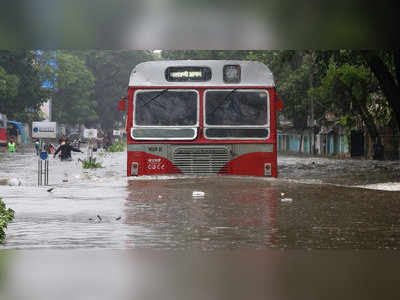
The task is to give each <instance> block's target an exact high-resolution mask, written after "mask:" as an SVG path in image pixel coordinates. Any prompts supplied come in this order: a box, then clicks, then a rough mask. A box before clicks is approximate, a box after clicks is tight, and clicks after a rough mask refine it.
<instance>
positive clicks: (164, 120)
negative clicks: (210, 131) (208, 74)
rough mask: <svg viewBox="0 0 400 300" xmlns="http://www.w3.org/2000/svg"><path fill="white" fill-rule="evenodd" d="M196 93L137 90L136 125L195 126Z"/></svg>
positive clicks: (190, 91) (189, 91)
mask: <svg viewBox="0 0 400 300" xmlns="http://www.w3.org/2000/svg"><path fill="white" fill-rule="evenodd" d="M197 107H198V94H197V92H195V91H192V90H168V89H165V90H156V91H154V90H152V91H137V92H136V97H135V104H134V109H135V113H134V115H135V116H134V120H135V125H136V126H196V125H197V123H198V121H197V111H198V109H197Z"/></svg>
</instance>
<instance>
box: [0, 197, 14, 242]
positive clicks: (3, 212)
mask: <svg viewBox="0 0 400 300" xmlns="http://www.w3.org/2000/svg"><path fill="white" fill-rule="evenodd" d="M14 216H15V212H14V211H13V210H12V209H11V208H8V209H7V208H6V204H5V203H4V202H3V201H2V200H1V198H0V243H2V242H4V239H5V238H6V233H5V229H6V228H7V225H8V222H11V221H12V220H14Z"/></svg>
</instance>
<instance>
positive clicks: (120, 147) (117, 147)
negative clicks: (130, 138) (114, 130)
mask: <svg viewBox="0 0 400 300" xmlns="http://www.w3.org/2000/svg"><path fill="white" fill-rule="evenodd" d="M125 147H126V143H125V142H122V141H121V142H116V143H113V144H112V145H111V146H110V147H108V148H107V150H106V151H107V152H122V151H124V150H125Z"/></svg>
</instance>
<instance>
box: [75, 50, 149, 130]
mask: <svg viewBox="0 0 400 300" xmlns="http://www.w3.org/2000/svg"><path fill="white" fill-rule="evenodd" d="M71 53H72V54H74V55H76V56H78V57H80V58H81V59H82V60H83V61H85V63H86V66H87V68H88V69H89V70H90V71H91V72H92V74H93V75H94V78H95V84H94V86H93V94H92V95H91V99H92V101H94V102H95V103H96V106H95V107H94V109H95V111H96V114H97V115H98V116H99V119H98V122H100V123H101V127H102V128H113V127H114V126H115V125H116V124H117V123H118V122H120V121H121V120H122V116H123V115H124V112H120V111H119V110H118V109H117V103H118V100H119V99H121V98H122V97H123V96H126V90H127V86H128V81H129V76H130V73H131V71H132V69H133V68H134V66H135V65H137V64H138V63H141V62H144V61H149V60H154V55H153V53H152V52H148V51H111V50H88V51H74V52H71Z"/></svg>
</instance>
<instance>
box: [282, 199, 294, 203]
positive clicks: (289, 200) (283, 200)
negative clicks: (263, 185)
mask: <svg viewBox="0 0 400 300" xmlns="http://www.w3.org/2000/svg"><path fill="white" fill-rule="evenodd" d="M292 201H293V199H292V198H282V199H281V202H292Z"/></svg>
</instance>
